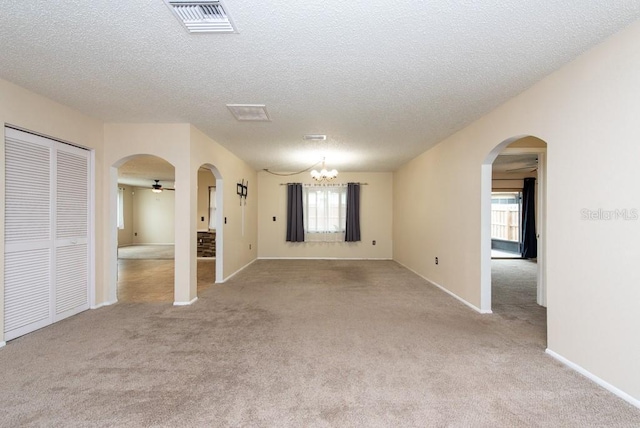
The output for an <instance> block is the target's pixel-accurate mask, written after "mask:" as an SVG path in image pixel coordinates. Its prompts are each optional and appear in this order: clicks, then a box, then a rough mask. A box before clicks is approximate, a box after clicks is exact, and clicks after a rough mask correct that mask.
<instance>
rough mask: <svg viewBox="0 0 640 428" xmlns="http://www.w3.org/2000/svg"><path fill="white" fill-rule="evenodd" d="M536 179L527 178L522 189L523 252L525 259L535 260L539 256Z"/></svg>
mask: <svg viewBox="0 0 640 428" xmlns="http://www.w3.org/2000/svg"><path fill="white" fill-rule="evenodd" d="M535 191H536V179H535V178H525V179H524V188H523V189H522V250H521V255H522V258H523V259H535V258H536V257H537V256H538V241H537V238H536V207H535Z"/></svg>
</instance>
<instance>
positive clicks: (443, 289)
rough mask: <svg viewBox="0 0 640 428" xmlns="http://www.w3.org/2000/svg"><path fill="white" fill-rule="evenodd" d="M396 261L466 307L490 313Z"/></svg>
mask: <svg viewBox="0 0 640 428" xmlns="http://www.w3.org/2000/svg"><path fill="white" fill-rule="evenodd" d="M396 263H398V264H399V265H400V266H402V267H403V268H405V269H407V270H410V271H411V272H413V273H415V274H416V275H418V276H419V277H420V278H422V279H424V280H425V281H427V282H429V284H432V285H434V286H436V287H438V288H439V289H440V290H442V291H444V292H445V293H447V294H448V295H449V296H451V297H453V298H455V299H456V300H458V301H460V302H462V303H464V304H465V305H467V306H468V307H470V308H471V309H473V310H474V311H476V312H478V313H480V314H492V313H493V312H492V311H487V310H482V309H480V308H478V307H477V306H475V305H473V304H471V303H469V302H467V301H466V300H464V299H463V298H462V297H460V296H458V295H457V294H455V293H453V292H451V291H450V290H447V289H446V288H444V287H443V286H442V285H440V284H438V283H437V282H435V281H432V280H430V279H429V278H427V277H426V276H424V275H421V274H419V273H418V272H416V271H415V270H413V269H411V268H410V267H408V266H405V265H403V264H402V263H400V262H398V261H397V260H396Z"/></svg>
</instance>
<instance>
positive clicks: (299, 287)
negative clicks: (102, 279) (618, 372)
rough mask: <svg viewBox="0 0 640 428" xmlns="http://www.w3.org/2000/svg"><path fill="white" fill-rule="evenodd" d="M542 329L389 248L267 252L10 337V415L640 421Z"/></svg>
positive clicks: (162, 422)
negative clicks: (223, 279) (475, 303)
mask: <svg viewBox="0 0 640 428" xmlns="http://www.w3.org/2000/svg"><path fill="white" fill-rule="evenodd" d="M494 282H495V281H494ZM495 287H496V284H495V283H494V288H495ZM539 331H540V326H539V325H538V323H537V322H530V321H529V320H527V319H521V318H520V317H517V316H514V317H511V316H508V317H505V316H502V315H499V314H495V315H479V314H477V313H475V312H473V311H471V310H470V309H469V308H467V307H466V306H464V305H462V304H461V303H459V302H458V301H456V300H455V299H453V298H451V297H450V296H448V295H446V294H445V293H443V292H442V291H440V290H438V289H436V288H435V287H433V286H431V285H429V284H428V283H426V282H425V281H424V280H422V279H421V278H419V277H417V276H416V275H414V274H412V273H411V272H409V271H407V270H406V269H404V268H402V267H401V266H399V265H398V264H396V263H394V262H390V261H389V262H386V261H301V260H298V261H275V260H272V261H266V260H265V261H257V262H255V263H253V264H252V265H251V266H249V267H248V268H247V269H245V270H244V271H243V272H241V273H240V274H238V275H237V276H235V277H234V278H232V279H231V280H230V281H228V282H227V283H225V284H223V285H213V286H211V287H210V288H209V289H208V290H206V291H204V292H203V293H202V295H201V296H200V299H199V301H198V302H197V303H196V304H194V305H192V306H189V307H173V306H171V305H170V304H165V303H155V304H138V303H120V304H117V305H114V306H111V307H105V308H102V309H98V310H93V311H87V312H85V313H82V314H80V315H78V316H75V317H72V318H69V319H67V320H64V321H62V322H60V323H57V324H55V325H53V326H50V327H47V328H44V329H42V330H40V331H37V332H35V333H32V334H29V335H26V336H24V337H22V338H19V339H16V340H14V341H11V342H10V343H9V344H7V346H6V347H5V348H3V349H2V350H0V406H2V411H1V412H0V425H1V426H56V427H58V426H64V427H75V426H83V427H84V426H127V427H138V426H145V427H146V426H157V427H160V426H168V427H169V426H170V427H449V426H451V427H501V426H505V427H518V426H550V427H589V426H611V427H614V426H615V427H637V426H640V410H638V409H636V408H634V407H632V406H631V405H629V404H628V403H626V402H624V401H622V400H620V399H619V398H617V397H615V396H613V395H612V394H610V393H609V392H607V391H605V390H603V389H602V388H600V387H599V386H597V385H595V384H594V383H592V382H591V381H589V380H587V379H585V378H584V377H582V376H581V375H579V374H577V373H575V372H573V371H572V370H570V369H568V368H566V367H565V366H563V365H561V364H560V363H558V362H556V361H555V360H553V359H552V358H550V357H549V356H547V355H546V354H545V353H544V348H545V344H544V337H543V336H544V335H543V334H540V332H539Z"/></svg>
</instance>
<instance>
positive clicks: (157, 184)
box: [151, 180, 162, 193]
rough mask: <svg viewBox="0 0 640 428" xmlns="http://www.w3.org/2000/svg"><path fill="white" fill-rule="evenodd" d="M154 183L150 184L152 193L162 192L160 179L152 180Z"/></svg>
mask: <svg viewBox="0 0 640 428" xmlns="http://www.w3.org/2000/svg"><path fill="white" fill-rule="evenodd" d="M153 181H155V183H154V184H152V185H151V191H152V192H153V193H162V184H160V180H153Z"/></svg>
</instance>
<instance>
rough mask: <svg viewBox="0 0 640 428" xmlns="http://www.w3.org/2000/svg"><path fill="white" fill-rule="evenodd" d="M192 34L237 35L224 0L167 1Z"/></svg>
mask: <svg viewBox="0 0 640 428" xmlns="http://www.w3.org/2000/svg"><path fill="white" fill-rule="evenodd" d="M165 3H166V4H167V6H169V9H171V10H172V11H173V14H174V15H175V16H176V17H177V18H178V20H179V21H180V22H182V24H183V25H184V26H185V27H186V28H187V30H188V31H189V32H190V33H236V32H237V31H236V28H235V26H234V25H233V21H232V20H231V17H230V16H229V13H228V12H227V8H226V7H225V6H224V4H223V3H222V0H199V1H189V0H165Z"/></svg>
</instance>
